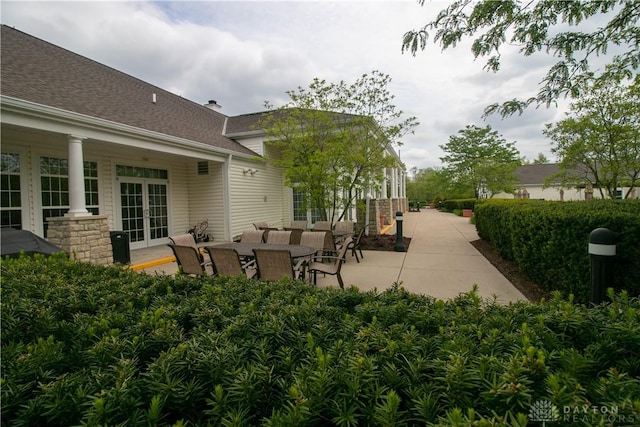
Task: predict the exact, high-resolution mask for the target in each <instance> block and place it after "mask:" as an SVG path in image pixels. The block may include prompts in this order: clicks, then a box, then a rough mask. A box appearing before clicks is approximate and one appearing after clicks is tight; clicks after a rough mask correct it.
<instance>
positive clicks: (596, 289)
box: [589, 228, 617, 304]
mask: <svg viewBox="0 0 640 427" xmlns="http://www.w3.org/2000/svg"><path fill="white" fill-rule="evenodd" d="M616 235H617V234H616V233H614V232H613V231H611V230H609V229H608V228H596V229H595V230H593V231H592V232H591V234H589V256H590V258H591V297H590V302H591V303H592V304H600V303H601V302H602V300H604V295H605V290H606V289H607V287H608V286H610V285H611V284H612V282H613V257H614V256H615V255H616Z"/></svg>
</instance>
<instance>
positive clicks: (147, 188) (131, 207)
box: [120, 178, 169, 249]
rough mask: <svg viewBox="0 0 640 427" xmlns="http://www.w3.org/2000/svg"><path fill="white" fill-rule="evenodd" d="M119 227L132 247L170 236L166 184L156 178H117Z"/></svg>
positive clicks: (138, 247)
mask: <svg viewBox="0 0 640 427" xmlns="http://www.w3.org/2000/svg"><path fill="white" fill-rule="evenodd" d="M120 179H121V181H120V209H121V216H122V231H124V232H125V233H127V234H128V235H129V242H130V248H131V249H141V248H146V247H148V246H155V245H159V244H162V243H166V238H167V237H168V236H169V214H168V212H169V208H168V200H167V184H166V183H164V182H159V181H156V180H149V179H134V178H120Z"/></svg>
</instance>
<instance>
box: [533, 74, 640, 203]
mask: <svg viewBox="0 0 640 427" xmlns="http://www.w3.org/2000/svg"><path fill="white" fill-rule="evenodd" d="M546 126H547V128H546V130H545V131H544V133H545V135H546V136H548V137H549V138H550V139H551V140H552V141H553V144H554V146H553V147H552V152H554V153H555V154H556V155H557V156H558V157H559V158H560V173H559V175H557V176H555V177H553V178H554V179H557V178H560V182H562V183H563V184H564V185H576V186H580V185H582V186H584V185H588V184H591V183H593V185H594V187H596V188H597V189H598V191H599V192H600V195H601V197H603V198H606V197H615V196H616V191H617V189H618V188H621V187H627V188H628V189H627V191H626V193H625V194H624V195H623V197H624V198H627V197H628V196H629V195H630V194H631V191H632V190H633V188H634V187H638V186H640V76H636V78H635V79H634V81H633V83H632V84H631V85H630V86H628V87H624V86H621V85H619V84H618V82H617V81H615V80H611V81H608V82H603V81H601V82H598V83H597V84H594V85H593V87H592V92H591V93H590V94H589V95H588V96H584V97H583V98H582V99H580V100H579V101H577V102H575V103H573V104H571V107H570V111H569V113H567V118H565V119H564V120H561V121H560V122H558V123H556V124H547V125H546Z"/></svg>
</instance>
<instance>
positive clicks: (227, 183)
mask: <svg viewBox="0 0 640 427" xmlns="http://www.w3.org/2000/svg"><path fill="white" fill-rule="evenodd" d="M232 157H233V155H232V154H229V155H228V156H227V159H226V160H225V162H224V163H225V168H224V174H223V175H224V177H223V180H224V184H223V189H222V192H223V195H222V197H223V199H224V238H225V240H226V241H227V242H230V241H231V240H232V236H231V230H232V229H233V220H232V218H231V178H230V177H231V160H232Z"/></svg>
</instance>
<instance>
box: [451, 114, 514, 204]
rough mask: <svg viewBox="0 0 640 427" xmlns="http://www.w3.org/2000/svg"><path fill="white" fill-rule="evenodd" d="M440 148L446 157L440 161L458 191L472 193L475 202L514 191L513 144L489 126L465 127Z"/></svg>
mask: <svg viewBox="0 0 640 427" xmlns="http://www.w3.org/2000/svg"><path fill="white" fill-rule="evenodd" d="M440 148H442V150H444V151H445V152H446V153H449V154H447V155H446V156H444V157H441V158H440V160H442V162H444V163H445V167H444V170H445V171H446V173H447V174H448V176H449V177H450V180H451V182H452V183H454V185H455V188H456V190H457V191H459V192H464V190H465V189H468V190H472V191H473V194H475V197H476V198H480V196H481V195H482V194H486V193H489V194H490V195H491V196H493V195H494V194H496V193H499V192H501V191H504V192H507V193H511V192H513V191H514V184H515V176H514V174H515V170H516V168H517V167H518V166H519V165H520V158H519V152H518V150H517V149H516V148H515V143H512V142H507V141H506V140H505V139H504V138H502V137H501V136H500V134H499V133H498V132H497V131H495V130H493V129H491V126H487V127H484V128H480V127H478V126H473V125H468V126H467V127H466V128H465V129H463V130H460V131H459V132H458V135H457V136H456V135H452V136H450V137H449V142H448V143H447V144H446V145H441V146H440Z"/></svg>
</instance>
